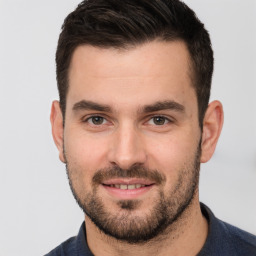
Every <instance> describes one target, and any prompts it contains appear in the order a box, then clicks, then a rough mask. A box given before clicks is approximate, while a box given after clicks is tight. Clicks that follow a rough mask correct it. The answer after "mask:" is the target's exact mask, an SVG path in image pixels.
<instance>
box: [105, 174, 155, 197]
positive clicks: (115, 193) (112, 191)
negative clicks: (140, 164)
mask: <svg viewBox="0 0 256 256" xmlns="http://www.w3.org/2000/svg"><path fill="white" fill-rule="evenodd" d="M117 184H118V185H136V184H140V185H143V187H140V188H134V189H120V188H116V187H111V186H110V185H117ZM101 185H102V187H103V188H104V189H105V191H106V192H107V193H108V194H109V195H110V196H111V197H114V198H116V199H118V200H132V199H138V198H139V197H141V196H143V195H145V194H146V193H148V192H149V191H150V190H151V189H152V188H153V187H154V186H155V183H154V182H152V181H150V180H145V179H134V178H131V179H129V178H128V179H110V180H107V181H104V182H103V183H102V184H101Z"/></svg>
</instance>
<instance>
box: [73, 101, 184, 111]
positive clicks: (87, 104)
mask: <svg viewBox="0 0 256 256" xmlns="http://www.w3.org/2000/svg"><path fill="white" fill-rule="evenodd" d="M79 110H95V111H101V112H112V109H111V107H109V106H108V105H104V104H99V103H96V102H93V101H88V100H81V101H79V102H77V103H75V104H74V106H73V111H79ZM161 110H174V111H177V112H184V111H185V107H184V106H183V105H181V104H180V103H178V102H176V101H173V100H166V101H158V102H156V103H154V104H150V105H146V106H144V107H142V108H141V109H140V110H139V111H138V112H141V113H150V112H157V111H161Z"/></svg>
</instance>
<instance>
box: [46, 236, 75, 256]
mask: <svg viewBox="0 0 256 256" xmlns="http://www.w3.org/2000/svg"><path fill="white" fill-rule="evenodd" d="M75 239H76V237H71V238H69V239H68V240H66V241H65V242H63V243H62V244H60V245H59V246H58V247H56V248H55V249H53V250H52V251H50V252H49V253H48V254H45V256H73V255H76V254H75Z"/></svg>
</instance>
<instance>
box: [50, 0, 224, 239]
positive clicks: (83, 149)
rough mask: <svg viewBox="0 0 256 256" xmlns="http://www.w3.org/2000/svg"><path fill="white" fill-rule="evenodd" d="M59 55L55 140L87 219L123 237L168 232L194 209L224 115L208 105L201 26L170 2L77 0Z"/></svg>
mask: <svg viewBox="0 0 256 256" xmlns="http://www.w3.org/2000/svg"><path fill="white" fill-rule="evenodd" d="M56 61H57V81H58V88H59V94H60V103H59V102H56V101H55V102H54V103H53V107H52V113H51V121H52V130H53V137H54V140H55V143H56V145H57V147H58V149H59V152H60V159H61V161H63V162H64V163H66V167H67V173H68V177H69V181H70V185H71V189H72V192H73V194H74V196H75V198H76V200H77V202H78V204H79V205H80V206H81V208H82V209H83V210H84V212H85V213H86V215H87V216H88V217H89V221H91V222H92V223H94V225H95V226H97V227H98V228H99V229H100V230H102V231H103V232H104V233H105V234H107V235H110V236H112V237H114V238H116V239H121V240H123V241H126V242H130V243H136V242H145V241H148V240H150V239H153V238H155V237H157V236H158V235H159V234H163V233H164V232H165V231H166V229H167V228H170V229H172V228H174V226H175V225H176V224H177V223H180V222H179V221H178V220H181V219H182V216H184V214H185V212H188V211H190V212H191V211H192V210H191V209H193V208H195V206H196V205H197V206H199V203H198V200H199V199H198V181H199V169H200V162H206V161H208V160H209V159H210V158H211V156H212V154H213V152H214V149H215V146H216V143H217V140H218V137H219V134H220V130H221V126H222V119H223V116H222V107H221V104H220V103H219V102H213V103H211V104H210V105H209V106H208V101H209V95H210V85H211V76H212V69H213V55H212V50H211V45H210V39H209V35H208V33H207V32H206V30H205V29H204V26H203V24H202V23H201V22H200V21H199V20H198V19H197V18H196V16H195V14H194V13H193V11H192V10H190V9H189V8H188V7H187V6H185V5H184V4H183V3H181V2H179V1H177V0H173V1H163V0H162V1H158V0H155V1H146V0H145V1H144V0H142V1H136V0H122V1H119V0H104V1H102V0H93V1H84V2H82V3H81V4H80V5H79V6H78V8H77V9H76V10H75V11H74V12H73V13H71V14H70V15H69V16H68V17H67V18H66V19H65V22H64V25H63V30H62V32H61V35H60V39H59V44H58V49H57V54H56ZM64 120H65V122H64ZM175 228H177V225H176V226H175Z"/></svg>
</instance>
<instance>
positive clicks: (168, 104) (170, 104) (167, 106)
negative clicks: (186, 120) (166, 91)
mask: <svg viewBox="0 0 256 256" xmlns="http://www.w3.org/2000/svg"><path fill="white" fill-rule="evenodd" d="M161 110H174V111H177V112H184V111H185V107H184V106H183V105H181V104H180V103H178V102H176V101H173V100H166V101H158V102H156V103H154V104H152V105H146V106H144V107H143V108H142V112H144V113H149V112H156V111H161Z"/></svg>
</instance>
